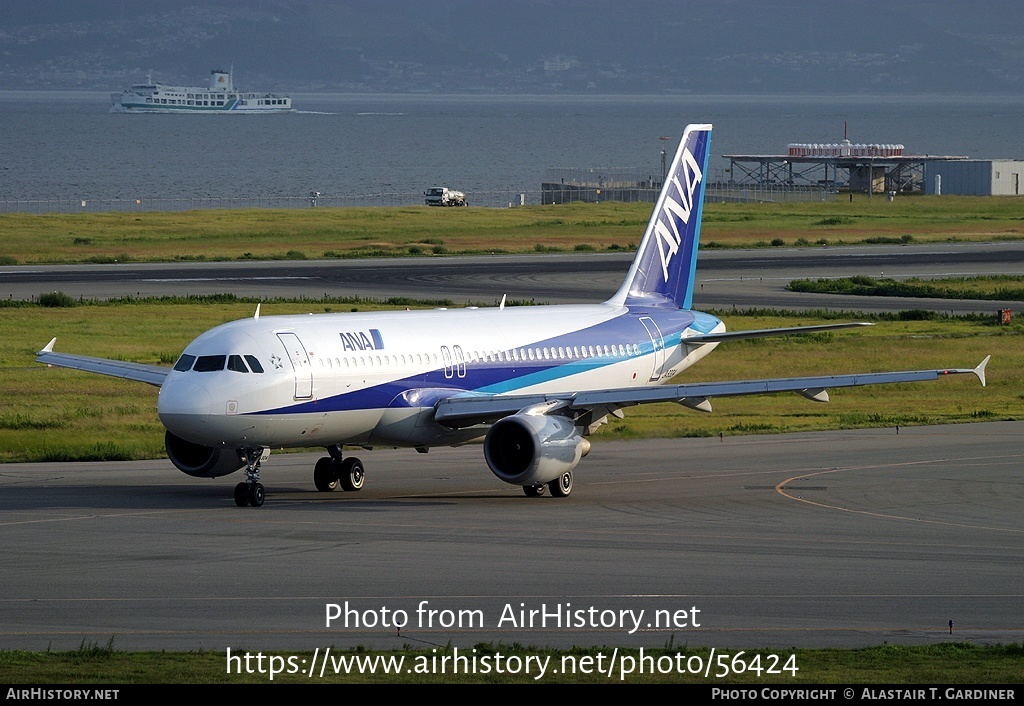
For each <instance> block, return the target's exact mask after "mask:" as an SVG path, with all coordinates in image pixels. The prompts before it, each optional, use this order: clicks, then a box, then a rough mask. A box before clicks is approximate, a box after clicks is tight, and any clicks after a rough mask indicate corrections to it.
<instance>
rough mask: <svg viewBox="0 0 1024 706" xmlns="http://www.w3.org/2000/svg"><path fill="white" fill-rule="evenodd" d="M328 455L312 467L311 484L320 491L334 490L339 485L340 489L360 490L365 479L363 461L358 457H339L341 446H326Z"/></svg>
mask: <svg viewBox="0 0 1024 706" xmlns="http://www.w3.org/2000/svg"><path fill="white" fill-rule="evenodd" d="M327 451H328V453H330V454H331V455H330V456H324V457H323V458H322V459H320V460H319V461H317V462H316V467H315V468H314V469H313V485H315V486H316V489H317V490H319V491H321V492H328V491H331V490H334V489H335V488H337V487H338V486H339V485H340V486H341V489H342V490H348V491H356V490H361V489H362V487H363V482H364V481H365V480H366V472H365V471H364V470H363V462H362V461H360V460H359V459H358V458H345V459H343V458H342V457H341V447H340V446H338V445H334V446H328V447H327Z"/></svg>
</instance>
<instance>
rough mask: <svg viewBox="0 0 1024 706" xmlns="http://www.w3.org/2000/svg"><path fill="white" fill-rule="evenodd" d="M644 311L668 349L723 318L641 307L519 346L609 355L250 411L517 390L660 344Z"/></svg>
mask: <svg viewBox="0 0 1024 706" xmlns="http://www.w3.org/2000/svg"><path fill="white" fill-rule="evenodd" d="M641 316H643V317H649V318H650V319H652V320H654V322H655V323H656V324H657V325H658V328H659V329H660V330H661V332H662V336H663V345H662V347H663V348H664V349H665V350H669V349H670V348H672V347H673V346H677V345H679V343H680V340H681V337H682V332H683V331H684V330H686V329H687V328H693V329H695V330H698V331H700V332H701V333H707V332H708V331H710V330H711V329H712V328H714V327H715V326H716V325H717V324H718V319H716V318H715V317H713V316H710V315H708V314H702V313H700V312H692V311H686V310H681V309H668V308H665V309H662V308H660V307H654V308H636V309H635V310H627V311H626V312H625V313H623V314H622V315H620V316H617V317H615V318H613V319H610V320H608V321H604V322H602V323H600V324H596V325H594V326H589V327H587V328H584V329H580V330H578V331H569V332H567V333H564V334H560V335H558V336H553V337H551V338H547V339H542V340H539V341H535V342H531V343H529V344H524V345H521V346H516V350H517V351H518V350H524V351H525V350H528V349H533V350H536V349H539V348H540V349H542V348H548V349H550V348H554V349H558V348H563V349H564V348H569V349H572V348H582V347H584V346H586V347H587V349H588V354H589V349H590V348H591V347H594V346H597V345H598V344H600V345H601V347H602V349H603V348H604V346H614V347H615V349H616V353H615V354H614V355H607V356H606V355H604V354H603V353H602V355H600V356H589V355H588V357H585V358H582V357H581V358H574V359H571V360H564V359H556V360H528V359H527V360H523V359H522V358H520V360H504V361H497V360H494V361H486V360H482V361H477V362H475V363H468V362H467V363H466V366H465V370H466V375H465V377H462V378H460V377H458V376H457V375H456V374H454V371H453V375H452V377H447V376H446V375H445V370H444V369H443V368H441V369H437V370H430V371H427V372H425V373H420V374H417V375H413V376H409V377H404V378H399V379H396V380H389V381H387V382H383V383H379V384H377V385H372V386H370V387H367V388H364V389H361V390H355V391H352V392H345V393H342V394H340V395H333V396H331V397H325V398H322V399H317V400H312V401H304V402H298V403H296V404H292V405H287V406H284V407H277V408H274V409H267V410H260V411H256V412H249V414H303V413H324V412H340V411H350V410H359V409H383V408H386V407H390V406H393V404H395V403H397V404H399V405H403V404H405V402H404V401H399V400H397V399H396V398H398V397H399V396H400V395H402V394H403V393H406V392H408V391H409V390H414V389H438V390H451V394H452V395H457V394H464V393H471V394H488V395H496V394H506V393H511V392H515V391H516V390H520V389H523V388H525V387H529V386H533V385H538V384H541V383H552V382H554V381H557V380H561V379H564V378H567V377H570V376H572V375H578V374H580V373H584V372H589V371H592V370H596V369H598V368H603V367H606V366H608V365H614V364H616V363H621V362H622V361H624V360H630V359H635V358H639V357H642V356H645V355H650V354H651V353H652V352H653V351H654V349H655V346H654V342H653V341H652V340H651V339H650V337H649V335H648V334H647V330H646V329H645V328H644V326H643V324H642V323H640V317H641ZM619 345H623V346H625V345H628V346H629V349H628V353H627V354H626V355H620V354H619V353H618V346H619ZM634 345H638V346H639V348H640V353H639V354H636V353H634V352H633V350H632V347H633V346H634ZM508 350H510V349H503V350H502V353H503V355H505V354H507V353H508ZM552 387H556V386H554V385H553V386H552ZM405 399H408V398H407V397H405V398H402V400H405Z"/></svg>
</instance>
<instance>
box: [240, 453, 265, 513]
mask: <svg viewBox="0 0 1024 706" xmlns="http://www.w3.org/2000/svg"><path fill="white" fill-rule="evenodd" d="M269 451H270V450H269V449H242V454H243V455H244V456H245V480H244V481H243V482H241V483H239V484H238V485H236V486H235V505H237V506H238V507H245V506H246V505H252V506H253V507H263V502H264V501H265V500H266V499H267V491H266V489H265V488H264V487H263V484H262V483H260V463H262V462H263V459H265V458H266V457H267V456H269V455H270V454H269Z"/></svg>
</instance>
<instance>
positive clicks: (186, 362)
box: [174, 353, 196, 373]
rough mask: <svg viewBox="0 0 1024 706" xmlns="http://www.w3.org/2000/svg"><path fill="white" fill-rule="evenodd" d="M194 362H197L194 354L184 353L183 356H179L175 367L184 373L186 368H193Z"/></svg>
mask: <svg viewBox="0 0 1024 706" xmlns="http://www.w3.org/2000/svg"><path fill="white" fill-rule="evenodd" d="M194 362H196V357H195V356H194V355H188V354H187V353H182V355H181V357H180V358H178V362H177V363H175V364H174V369H175V370H177V371H178V372H180V373H183V372H185V371H186V370H191V369H192V363H194Z"/></svg>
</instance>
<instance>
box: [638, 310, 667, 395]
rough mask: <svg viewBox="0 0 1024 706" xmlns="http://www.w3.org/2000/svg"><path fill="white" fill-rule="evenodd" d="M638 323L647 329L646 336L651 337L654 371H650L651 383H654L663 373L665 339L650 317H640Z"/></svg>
mask: <svg viewBox="0 0 1024 706" xmlns="http://www.w3.org/2000/svg"><path fill="white" fill-rule="evenodd" d="M640 323H642V324H643V325H644V328H645V329H647V335H648V336H650V337H651V343H653V344H654V369H653V370H652V371H651V382H656V381H658V380H660V379H661V376H662V375H663V374H664V373H665V339H664V338H663V337H662V335H661V329H659V328H658V324H656V323H654V319H652V318H651V317H649V316H641V317H640Z"/></svg>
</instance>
